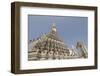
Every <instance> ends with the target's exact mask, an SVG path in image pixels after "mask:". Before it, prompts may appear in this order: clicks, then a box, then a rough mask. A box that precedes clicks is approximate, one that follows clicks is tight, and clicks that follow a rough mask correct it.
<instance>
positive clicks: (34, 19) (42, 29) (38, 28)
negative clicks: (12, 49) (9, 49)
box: [28, 15, 88, 46]
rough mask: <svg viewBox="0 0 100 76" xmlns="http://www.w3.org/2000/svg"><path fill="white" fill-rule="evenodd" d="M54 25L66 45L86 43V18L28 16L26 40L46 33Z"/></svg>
mask: <svg viewBox="0 0 100 76" xmlns="http://www.w3.org/2000/svg"><path fill="white" fill-rule="evenodd" d="M53 23H55V24H56V27H57V31H58V34H59V37H60V38H61V39H62V40H63V41H64V42H65V43H66V45H68V46H71V45H75V44H76V42H77V41H81V42H84V43H85V44H86V45H87V41H88V35H87V34H88V18H87V17H73V16H43V15H29V16H28V39H29V40H32V39H35V38H37V37H39V36H40V35H42V34H43V33H48V32H49V31H50V29H51V26H52V24H53Z"/></svg>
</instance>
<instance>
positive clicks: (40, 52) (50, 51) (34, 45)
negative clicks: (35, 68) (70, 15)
mask: <svg viewBox="0 0 100 76" xmlns="http://www.w3.org/2000/svg"><path fill="white" fill-rule="evenodd" d="M28 50H29V51H28V60H48V59H73V58H77V57H78V56H77V54H75V52H74V51H73V50H71V49H69V48H68V47H67V46H66V44H65V43H64V42H63V41H62V40H61V39H60V38H59V36H58V33H57V29H56V25H55V24H53V25H52V26H51V30H50V32H49V33H47V34H44V35H42V36H41V37H40V38H38V39H35V40H34V41H31V42H29V47H28Z"/></svg>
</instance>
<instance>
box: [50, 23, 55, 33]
mask: <svg viewBox="0 0 100 76" xmlns="http://www.w3.org/2000/svg"><path fill="white" fill-rule="evenodd" d="M51 30H52V31H54V32H56V24H55V23H53V24H52V28H51Z"/></svg>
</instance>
